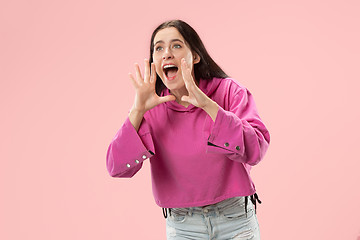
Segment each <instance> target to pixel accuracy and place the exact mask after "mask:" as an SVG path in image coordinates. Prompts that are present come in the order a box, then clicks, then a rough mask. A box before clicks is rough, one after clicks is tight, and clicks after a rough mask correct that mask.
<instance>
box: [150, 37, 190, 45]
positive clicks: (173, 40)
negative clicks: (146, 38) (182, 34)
mask: <svg viewBox="0 0 360 240" xmlns="http://www.w3.org/2000/svg"><path fill="white" fill-rule="evenodd" d="M176 41H179V42H182V43H184V42H183V41H181V40H180V39H177V38H175V39H171V40H170V42H176ZM158 43H164V41H163V40H159V41H157V42H156V43H154V46H155V45H156V44H158Z"/></svg>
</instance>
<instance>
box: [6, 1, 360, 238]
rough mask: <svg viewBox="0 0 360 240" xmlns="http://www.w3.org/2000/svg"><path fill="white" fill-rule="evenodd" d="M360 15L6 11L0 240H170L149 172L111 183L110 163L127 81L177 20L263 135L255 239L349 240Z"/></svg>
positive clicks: (226, 7) (72, 8) (353, 213)
mask: <svg viewBox="0 0 360 240" xmlns="http://www.w3.org/2000/svg"><path fill="white" fill-rule="evenodd" d="M359 12H360V3H359V1H355V0H353V1H350V0H347V1H313V0H312V1H309V0H306V1H304V0H302V1H300V0H299V1H298V0H296V1H285V0H283V1H280V0H274V1H239V0H234V1H221V3H217V4H211V3H210V2H209V1H194V0H191V1H188V0H184V1H158V0H156V1H140V2H139V1H130V2H129V3H126V4H125V3H123V2H122V1H69V0H65V1H40V0H37V1H21V0H15V1H1V3H0V110H1V120H0V121H1V124H0V134H1V140H0V141H1V142H0V160H1V166H0V190H1V196H0V239H51V240H58V239H59V240H60V239H109V240H110V239H156V240H157V239H165V222H164V218H163V216H162V212H161V208H159V207H158V206H157V205H156V204H155V202H154V199H153V196H152V192H151V182H150V168H149V167H150V166H149V162H148V161H147V162H146V164H145V165H144V167H143V169H142V170H141V171H140V172H139V173H138V174H137V175H136V176H135V177H134V178H132V179H116V178H111V177H110V176H109V175H108V173H107V170H106V166H105V156H106V150H107V147H108V145H109V143H110V141H111V139H112V138H113V136H114V135H115V133H116V131H117V130H118V129H119V128H120V126H121V125H122V123H123V121H124V120H125V118H126V116H127V112H128V109H129V108H130V107H131V105H132V103H133V100H134V89H133V86H132V84H131V82H130V80H129V79H128V72H134V70H133V64H134V62H139V63H140V64H141V65H143V59H144V58H145V57H148V46H149V40H150V35H151V32H152V31H153V29H154V28H155V27H156V26H157V25H158V24H160V23H161V22H163V21H164V20H168V19H173V18H181V19H183V20H185V21H187V22H188V23H189V24H190V25H192V26H193V27H194V28H195V30H197V31H198V33H199V35H200V37H201V38H202V39H203V41H204V43H205V46H206V47H207V49H208V51H209V52H210V54H211V56H212V57H213V58H214V59H215V61H216V62H217V63H219V65H220V66H221V67H223V69H224V70H225V71H226V72H227V73H228V74H229V75H230V76H232V77H233V78H235V79H237V80H238V81H239V82H241V83H242V84H244V85H245V86H247V87H248V88H249V89H250V91H251V92H252V93H253V95H254V97H255V100H256V103H257V106H258V110H259V112H260V116H261V117H262V119H263V120H264V122H265V124H266V125H267V127H268V128H269V130H270V133H271V145H270V149H269V151H268V153H267V155H266V157H265V159H264V160H263V161H262V162H261V163H260V164H259V165H258V166H257V167H255V168H253V172H252V177H253V180H254V181H255V184H256V187H257V190H258V193H259V195H260V199H261V200H262V201H263V204H261V205H259V209H258V218H259V222H260V227H261V234H262V237H263V239H277V240H280V239H284V240H285V239H292V240H300V239H301V240H303V239H328V240H329V239H334V240H338V239H350V240H355V239H357V238H358V236H359V235H360V219H359V218H360V204H359V203H360V191H359V183H360V177H359V175H360V174H359V169H360V161H359V160H360V159H359V155H358V149H359V134H360V128H359V122H360V107H359V103H360V101H359V90H360V83H359V82H360V81H359V80H360V73H359V66H360V44H359V43H360V33H359V23H360V15H359ZM206 167H207V166H204V169H206Z"/></svg>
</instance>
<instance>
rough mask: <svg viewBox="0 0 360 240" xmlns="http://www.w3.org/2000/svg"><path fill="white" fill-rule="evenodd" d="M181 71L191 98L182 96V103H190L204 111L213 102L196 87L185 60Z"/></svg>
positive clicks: (182, 61)
mask: <svg viewBox="0 0 360 240" xmlns="http://www.w3.org/2000/svg"><path fill="white" fill-rule="evenodd" d="M181 71H182V76H183V79H184V82H185V87H186V89H187V90H188V92H189V96H182V97H181V101H185V102H188V103H190V104H192V105H194V106H196V107H199V108H202V109H204V108H205V107H206V105H208V104H209V103H211V102H212V100H211V99H210V98H209V97H208V96H207V95H206V94H205V93H204V92H203V91H201V89H200V88H199V87H198V86H197V85H196V83H195V81H194V78H193V77H192V75H191V70H190V68H189V66H188V65H187V63H186V61H185V59H184V58H183V59H181Z"/></svg>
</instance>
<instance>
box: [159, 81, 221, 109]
mask: <svg viewBox="0 0 360 240" xmlns="http://www.w3.org/2000/svg"><path fill="white" fill-rule="evenodd" d="M221 80H222V78H213V79H209V80H204V79H201V78H200V82H199V88H200V90H201V91H203V93H205V94H206V95H207V96H208V97H210V98H211V96H212V94H213V93H214V92H215V91H216V89H217V88H218V87H219V85H220V83H221ZM169 94H170V91H169V89H168V88H166V89H164V90H163V91H162V92H161V95H160V96H167V95H169ZM165 105H166V107H168V108H170V109H172V110H174V111H178V112H193V111H195V110H196V108H197V107H196V106H194V105H192V104H190V105H189V106H188V107H184V106H183V105H180V104H179V103H178V102H176V101H169V102H165Z"/></svg>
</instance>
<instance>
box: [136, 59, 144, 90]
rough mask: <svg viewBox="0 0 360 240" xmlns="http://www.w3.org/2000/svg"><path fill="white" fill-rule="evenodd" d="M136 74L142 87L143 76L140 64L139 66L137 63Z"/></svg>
mask: <svg viewBox="0 0 360 240" xmlns="http://www.w3.org/2000/svg"><path fill="white" fill-rule="evenodd" d="M135 74H136V79H137V81H138V83H139V84H140V85H141V84H142V82H144V80H143V78H142V76H141V72H140V67H139V64H137V63H135Z"/></svg>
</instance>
